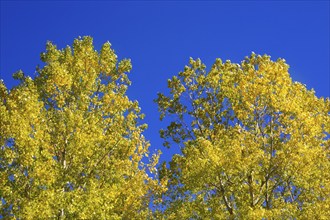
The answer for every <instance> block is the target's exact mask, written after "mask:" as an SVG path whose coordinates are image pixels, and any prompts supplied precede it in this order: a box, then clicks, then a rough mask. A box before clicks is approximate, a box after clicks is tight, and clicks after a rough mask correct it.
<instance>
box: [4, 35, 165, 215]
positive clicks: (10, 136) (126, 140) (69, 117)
mask: <svg viewBox="0 0 330 220" xmlns="http://www.w3.org/2000/svg"><path fill="white" fill-rule="evenodd" d="M110 46H111V45H110V43H105V44H104V45H103V46H102V49H101V50H100V51H99V52H98V51H96V50H95V49H94V47H93V42H92V38H91V37H84V38H79V39H76V40H75V41H74V43H73V50H72V49H71V48H70V47H69V46H68V47H66V48H65V49H63V50H59V49H57V48H56V46H55V45H54V44H52V43H50V42H48V43H47V47H46V52H45V53H42V54H41V59H42V61H43V62H45V65H44V67H43V68H37V76H36V77H35V78H34V79H32V78H30V77H28V76H25V75H24V73H23V72H22V71H18V72H17V73H15V74H14V78H15V79H18V80H20V84H19V85H18V86H17V87H15V88H13V89H11V90H9V91H8V90H7V88H6V87H5V85H4V83H3V82H2V81H1V84H0V87H1V88H0V98H1V103H0V105H1V106H0V108H1V111H0V114H1V115H0V117H1V134H0V138H1V139H0V141H1V143H0V144H1V149H0V171H1V172H0V182H1V188H0V197H1V199H2V205H1V206H0V207H1V213H0V214H1V215H2V216H3V217H5V218H10V217H11V218H14V219H15V218H16V219H17V218H18V219H49V218H60V219H123V218H126V219H145V218H146V217H147V216H149V215H150V213H151V211H150V209H149V203H150V196H151V192H153V191H155V190H158V189H161V187H160V185H159V184H158V182H157V181H156V180H155V179H154V178H152V177H151V176H150V175H148V172H151V173H155V165H156V164H157V163H158V156H159V154H157V155H156V154H155V155H153V156H152V157H150V158H149V160H146V158H147V157H148V147H149V143H148V142H147V141H146V140H145V138H144V137H143V135H142V132H143V130H144V129H145V128H146V125H144V124H142V125H140V123H139V121H140V120H141V119H143V114H141V113H140V108H139V106H138V103H137V102H136V101H131V100H130V99H129V98H128V97H127V95H126V90H127V87H128V85H129V84H130V81H129V79H128V77H127V75H126V73H127V72H129V71H130V70H131V63H130V60H128V59H124V60H121V61H118V60H117V56H116V55H115V53H114V51H113V50H112V49H111V47H110ZM142 160H143V161H144V162H146V161H149V162H147V163H144V162H143V161H142Z"/></svg>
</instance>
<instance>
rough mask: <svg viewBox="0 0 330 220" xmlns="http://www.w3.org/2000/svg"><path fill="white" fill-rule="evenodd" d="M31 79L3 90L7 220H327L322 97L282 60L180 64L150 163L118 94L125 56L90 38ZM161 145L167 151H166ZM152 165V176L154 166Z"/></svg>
mask: <svg viewBox="0 0 330 220" xmlns="http://www.w3.org/2000/svg"><path fill="white" fill-rule="evenodd" d="M41 60H42V61H43V62H44V66H43V67H38V68H37V75H36V77H34V78H33V79H32V78H31V77H29V76H26V75H25V74H24V73H23V72H22V71H18V72H16V73H15V74H14V78H15V79H17V80H19V81H20V83H19V85H18V86H16V87H14V88H11V89H7V88H6V86H5V85H4V83H3V82H2V81H1V83H0V99H1V102H0V117H1V133H0V146H1V148H0V197H1V200H2V201H1V203H0V214H1V215H2V217H5V218H13V219H40V218H41V219H52V218H57V219H326V218H327V217H328V216H330V211H329V210H330V172H329V170H330V114H329V113H330V101H329V98H326V99H325V98H318V97H317V96H316V95H315V93H314V91H313V90H308V89H307V88H306V86H305V85H303V84H301V83H298V82H294V81H292V79H291V78H290V75H289V72H288V70H289V66H288V64H286V62H285V61H284V60H283V59H278V60H277V61H272V60H271V59H270V57H269V56H267V55H264V56H259V55H256V54H254V53H252V55H251V56H250V57H246V58H245V59H244V60H243V61H242V62H241V63H240V64H236V63H231V62H230V61H226V62H222V60H220V59H217V60H216V61H215V63H214V64H213V65H212V67H211V68H210V69H209V70H208V69H207V68H206V66H205V65H204V64H203V63H202V62H201V60H200V59H196V60H194V59H190V61H189V64H188V65H187V66H185V67H184V70H183V71H182V72H180V73H179V74H178V75H177V76H174V77H173V78H172V79H169V80H168V88H169V93H159V94H158V98H157V99H156V100H155V101H156V102H157V103H158V106H159V111H160V118H161V119H162V120H163V119H165V121H166V122H168V123H169V124H168V126H167V128H166V129H163V130H161V131H160V135H161V137H162V138H164V145H165V146H166V147H167V148H170V149H171V148H180V150H181V153H180V154H176V155H174V156H173V157H172V158H171V160H170V162H169V163H166V162H164V163H163V164H161V165H159V164H158V160H159V155H160V152H157V153H156V154H152V155H150V156H149V150H148V149H149V143H148V141H147V140H145V138H144V136H143V134H142V133H143V131H144V130H145V128H146V125H145V124H142V119H143V117H144V115H143V114H142V113H141V112H140V108H139V106H138V102H137V101H132V100H130V99H129V98H128V97H127V95H126V91H127V89H128V86H129V85H130V81H129V79H128V76H127V74H128V72H130V70H131V68H132V66H131V63H130V60H128V59H123V60H121V61H119V60H118V59H117V56H116V55H115V53H114V51H113V50H112V49H111V45H110V43H105V44H104V45H103V46H102V48H101V50H100V51H96V50H95V49H94V46H93V41H92V38H91V37H84V38H78V39H76V40H75V41H74V43H73V46H72V47H66V48H64V49H57V48H56V46H55V45H54V44H52V43H50V42H49V43H47V46H46V51H45V52H44V53H42V54H41ZM164 150H169V149H164ZM157 166H158V168H159V169H158V170H159V171H157V169H156V167H157Z"/></svg>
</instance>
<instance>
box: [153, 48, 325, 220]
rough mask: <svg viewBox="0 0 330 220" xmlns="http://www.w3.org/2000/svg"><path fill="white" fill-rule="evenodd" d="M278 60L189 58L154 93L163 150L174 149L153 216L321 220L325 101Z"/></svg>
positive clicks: (164, 166) (323, 178) (283, 62)
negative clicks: (208, 63) (163, 123)
mask: <svg viewBox="0 0 330 220" xmlns="http://www.w3.org/2000/svg"><path fill="white" fill-rule="evenodd" d="M288 69H289V66H288V65H287V64H286V63H285V61H284V60H283V59H278V60H277V61H272V60H271V59H270V57H269V56H267V55H264V56H259V55H255V54H254V53H252V55H251V56H250V57H246V58H245V60H244V61H242V62H241V63H240V64H235V63H231V62H230V61H226V62H224V63H223V62H222V61H221V60H220V59H217V60H216V61H215V63H214V64H213V66H212V68H211V69H210V70H209V71H206V67H205V65H204V64H202V62H201V60H199V59H197V60H193V59H190V62H189V65H188V66H185V68H184V71H182V72H180V73H179V74H178V76H174V77H173V78H172V79H170V80H168V87H169V89H170V94H168V95H164V94H161V93H160V94H158V98H157V100H156V102H157V103H158V105H159V110H160V112H161V119H163V118H164V117H166V116H171V117H169V118H168V119H167V120H168V121H169V122H170V124H169V126H168V127H167V129H164V130H161V132H160V133H161V136H162V137H163V138H165V146H168V147H180V148H181V151H182V153H181V154H177V155H174V156H173V158H172V161H171V162H170V166H169V167H168V166H166V164H163V166H162V170H161V175H160V177H161V178H163V179H166V178H167V179H169V190H168V192H167V193H165V194H164V195H163V197H162V199H163V204H162V205H163V206H162V207H161V208H162V209H161V211H159V213H158V214H161V215H163V216H166V217H167V218H168V219H189V218H194V219H291V218H293V219H327V218H328V217H329V216H330V172H329V170H330V136H329V133H330V115H329V114H330V101H329V98H326V99H324V98H318V97H316V95H315V93H314V91H313V90H308V89H306V86H305V85H303V84H301V83H298V82H293V81H292V79H291V78H290V75H289V73H288Z"/></svg>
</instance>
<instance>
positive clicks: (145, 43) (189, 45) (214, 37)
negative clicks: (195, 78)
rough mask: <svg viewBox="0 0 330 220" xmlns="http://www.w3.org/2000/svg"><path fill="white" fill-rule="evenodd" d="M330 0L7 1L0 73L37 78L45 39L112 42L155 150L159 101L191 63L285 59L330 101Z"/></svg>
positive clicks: (166, 152) (7, 76)
mask: <svg viewBox="0 0 330 220" xmlns="http://www.w3.org/2000/svg"><path fill="white" fill-rule="evenodd" d="M329 11H330V10H329V1H288V2H286V1H268V2H266V1H264V2H263V1H231V2H230V1H221V2H214V1H203V2H202V1H200V2H197V1H190V2H188V1H187V2H179V1H177V2H176V1H171V2H165V1H162V2H149V1H141V2H138V1H125V2H121V1H113V2H105V1H89V2H84V1H72V2H64V1H52V2H37V1H35V2H29V1H1V34H0V35H1V45H0V46H1V54H0V55H1V59H0V61H1V62H0V74H1V78H2V79H3V80H4V81H5V83H6V85H7V87H9V88H11V87H12V86H13V85H15V82H14V81H13V80H12V79H11V75H12V73H13V72H15V71H17V70H19V69H22V70H23V71H24V72H25V73H26V74H28V75H31V76H34V75H35V67H36V65H37V64H41V65H42V63H41V61H40V59H39V55H40V53H41V52H43V51H44V49H45V43H46V41H47V40H51V41H52V42H54V43H55V44H57V45H58V47H59V48H62V47H65V46H66V45H71V44H72V42H73V39H74V38H76V37H78V36H84V35H90V36H92V37H93V38H94V44H95V46H96V48H97V49H99V48H100V47H101V45H102V44H103V43H105V42H106V41H110V42H111V44H112V46H113V48H114V49H115V51H116V53H117V55H118V56H119V58H124V57H126V58H131V59H132V63H133V71H132V73H131V74H130V79H131V80H132V86H131V87H130V88H129V91H128V95H129V97H130V98H131V99H136V100H138V101H139V103H140V106H141V108H142V111H143V112H144V113H145V114H146V119H145V122H146V123H147V124H148V125H149V128H148V130H147V131H146V132H145V136H146V137H147V139H148V140H150V142H151V145H152V147H151V150H152V151H153V149H156V148H157V149H161V150H162V151H163V152H164V154H163V157H162V159H169V156H170V155H171V154H172V153H173V152H175V149H170V150H167V149H165V148H163V147H162V140H161V139H160V138H159V135H158V130H159V129H160V128H161V127H165V124H164V123H161V122H160V121H159V119H158V118H159V114H158V112H157V106H156V104H154V103H153V99H154V98H156V94H157V92H159V91H163V92H164V91H167V89H166V85H167V79H168V78H170V77H171V76H173V75H174V74H177V73H178V72H179V71H181V70H182V69H183V67H184V65H186V64H187V62H188V60H189V57H193V58H198V57H199V58H201V59H202V61H203V62H204V63H205V64H207V65H208V66H210V65H211V64H212V63H213V61H214V60H215V58H217V57H219V58H221V59H223V60H226V59H230V60H231V61H233V62H240V61H241V60H242V59H243V58H244V57H245V56H246V55H250V54H251V52H252V51H254V52H255V53H258V54H264V53H266V54H269V55H271V56H272V59H277V58H279V57H281V58H285V59H286V60H287V62H288V63H289V65H290V66H291V68H290V73H291V76H292V78H293V80H296V81H300V82H302V83H304V84H307V87H308V88H314V89H315V90H316V94H317V96H329V83H330V79H329V75H330V74H329V29H330V27H329Z"/></svg>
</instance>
